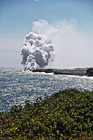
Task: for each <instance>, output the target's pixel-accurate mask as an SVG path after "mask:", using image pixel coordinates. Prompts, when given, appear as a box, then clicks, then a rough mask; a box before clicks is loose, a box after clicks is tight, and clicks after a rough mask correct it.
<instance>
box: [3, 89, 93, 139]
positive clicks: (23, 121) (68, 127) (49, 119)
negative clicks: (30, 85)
mask: <svg viewBox="0 0 93 140" xmlns="http://www.w3.org/2000/svg"><path fill="white" fill-rule="evenodd" d="M92 103H93V92H87V91H85V92H80V91H78V90H75V89H70V90H64V91H62V92H59V93H55V94H54V95H53V96H51V97H48V96H45V98H44V99H43V100H42V98H41V97H39V98H38V99H37V100H36V102H35V103H34V104H30V103H29V101H26V105H25V106H24V108H22V107H21V106H20V105H19V106H14V107H12V108H11V110H10V111H9V112H2V113H0V140H28V139H29V140H92V139H93V137H92V132H93V131H92V109H93V104H92Z"/></svg>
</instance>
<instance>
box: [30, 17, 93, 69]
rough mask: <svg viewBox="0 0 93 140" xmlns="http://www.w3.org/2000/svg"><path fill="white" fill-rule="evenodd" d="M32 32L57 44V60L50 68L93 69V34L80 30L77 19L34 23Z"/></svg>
mask: <svg viewBox="0 0 93 140" xmlns="http://www.w3.org/2000/svg"><path fill="white" fill-rule="evenodd" d="M32 31H33V32H35V33H40V34H43V35H46V36H48V37H49V38H50V39H51V41H52V42H53V44H55V46H56V47H55V60H54V62H53V63H51V65H50V64H49V65H48V67H52V68H76V67H93V33H92V32H89V31H84V30H81V29H80V28H78V22H77V20H76V19H72V20H70V21H67V20H58V21H56V22H53V23H49V22H48V21H46V20H38V21H35V22H33V28H32Z"/></svg>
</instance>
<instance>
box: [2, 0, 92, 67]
mask: <svg viewBox="0 0 93 140" xmlns="http://www.w3.org/2000/svg"><path fill="white" fill-rule="evenodd" d="M39 19H43V20H46V21H47V22H48V24H49V25H52V23H54V22H56V21H58V20H60V21H61V20H62V21H63V20H66V22H69V21H71V20H73V19H74V20H76V22H77V28H78V30H79V31H82V32H86V33H89V34H91V36H92V35H93V0H0V66H21V64H20V52H21V48H22V46H23V42H24V38H25V35H26V34H27V33H29V32H30V31H31V30H32V25H33V22H34V21H38V20H39ZM85 38H86V37H85ZM86 39H87V38H86ZM88 40H89V39H88ZM91 43H92V41H90V43H89V44H91ZM91 46H92V44H91ZM86 47H87V46H86ZM90 49H91V50H93V46H92V48H90ZM88 55H89V54H88ZM90 55H91V54H90ZM87 57H88V56H87ZM92 60H93V56H91V59H90V61H92ZM92 62H93V61H92ZM92 62H91V63H90V64H89V66H90V65H91V64H92ZM77 66H78V65H77ZM87 66H88V62H87ZM92 66H93V65H92Z"/></svg>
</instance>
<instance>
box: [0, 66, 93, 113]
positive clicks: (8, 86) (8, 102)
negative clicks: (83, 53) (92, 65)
mask: <svg viewBox="0 0 93 140" xmlns="http://www.w3.org/2000/svg"><path fill="white" fill-rule="evenodd" d="M69 88H76V89H79V90H89V91H93V77H86V76H82V77H80V76H68V75H54V74H45V73H32V72H22V71H21V70H15V69H11V70H10V69H7V70H5V69H4V70H3V69H0V111H2V110H3V111H8V110H10V108H11V106H12V105H19V104H21V105H24V103H25V101H26V100H30V101H31V102H34V101H35V99H36V98H37V97H39V96H42V97H44V94H47V95H49V96H50V95H52V94H53V93H55V92H58V91H59V90H63V89H69Z"/></svg>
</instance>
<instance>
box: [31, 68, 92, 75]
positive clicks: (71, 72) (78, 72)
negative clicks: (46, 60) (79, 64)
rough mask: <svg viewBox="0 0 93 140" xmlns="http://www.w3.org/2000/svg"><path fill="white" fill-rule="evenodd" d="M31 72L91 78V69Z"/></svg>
mask: <svg viewBox="0 0 93 140" xmlns="http://www.w3.org/2000/svg"><path fill="white" fill-rule="evenodd" d="M30 71H32V72H45V73H54V74H65V75H77V76H93V68H75V69H44V68H43V69H33V70H30Z"/></svg>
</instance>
